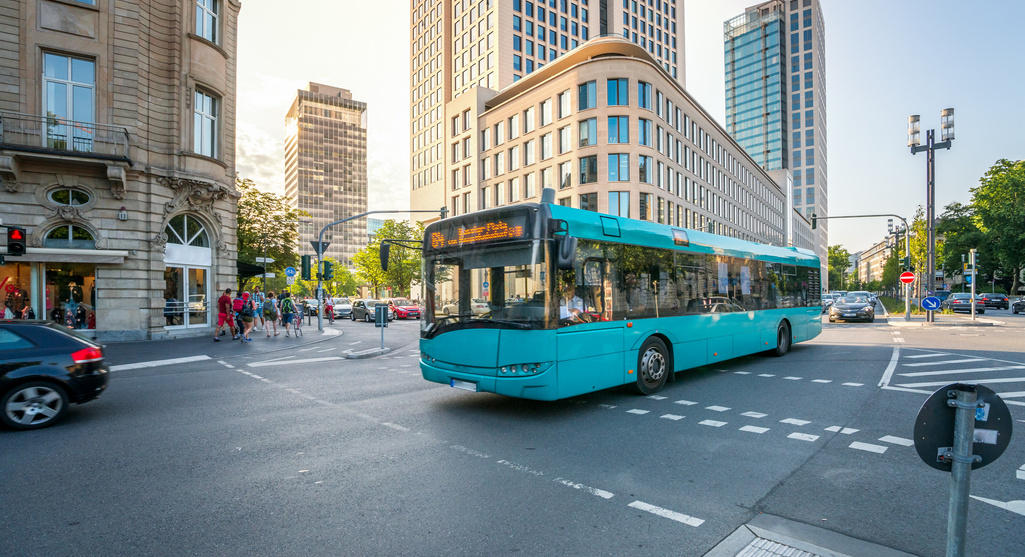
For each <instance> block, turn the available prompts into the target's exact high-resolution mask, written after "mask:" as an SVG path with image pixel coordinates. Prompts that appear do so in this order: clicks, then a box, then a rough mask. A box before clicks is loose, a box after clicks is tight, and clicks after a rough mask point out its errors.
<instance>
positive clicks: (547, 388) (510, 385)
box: [420, 359, 559, 400]
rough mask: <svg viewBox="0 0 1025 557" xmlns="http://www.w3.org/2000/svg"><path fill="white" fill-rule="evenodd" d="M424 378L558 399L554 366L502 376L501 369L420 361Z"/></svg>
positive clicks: (514, 394) (474, 388) (479, 389)
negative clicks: (533, 371) (467, 367)
mask: <svg viewBox="0 0 1025 557" xmlns="http://www.w3.org/2000/svg"><path fill="white" fill-rule="evenodd" d="M420 371H421V372H422V373H423V377H424V379H426V380H428V381H433V382H435V383H441V384H443V385H449V386H450V387H454V388H457V389H463V390H468V391H476V392H485V393H496V394H500V395H506V396H512V397H517V398H526V399H531V400H557V399H558V398H559V397H558V389H557V385H556V384H555V381H554V378H555V377H556V374H555V373H554V365H552V366H551V367H548V368H547V369H545V370H543V371H539V372H538V373H536V374H529V375H520V376H512V377H502V376H501V375H500V374H501V370H484V369H481V370H480V372H476V373H475V372H473V371H469V370H466V369H465V368H464V369H460V370H456V369H450V368H449V367H448V366H446V365H445V364H444V363H441V362H427V361H425V360H423V359H421V360H420Z"/></svg>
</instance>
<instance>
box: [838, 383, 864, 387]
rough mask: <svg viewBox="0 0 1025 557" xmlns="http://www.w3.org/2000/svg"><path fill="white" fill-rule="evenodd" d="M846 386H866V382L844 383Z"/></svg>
mask: <svg viewBox="0 0 1025 557" xmlns="http://www.w3.org/2000/svg"><path fill="white" fill-rule="evenodd" d="M842 385H843V386H844V387H864V386H865V384H864V383H842Z"/></svg>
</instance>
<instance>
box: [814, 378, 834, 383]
mask: <svg viewBox="0 0 1025 557" xmlns="http://www.w3.org/2000/svg"><path fill="white" fill-rule="evenodd" d="M811 382H812V383H832V382H833V380H832V379H812V380H811Z"/></svg>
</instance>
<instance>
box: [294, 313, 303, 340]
mask: <svg viewBox="0 0 1025 557" xmlns="http://www.w3.org/2000/svg"><path fill="white" fill-rule="evenodd" d="M294 315H295V336H296V337H297V338H298V337H301V336H303V321H304V320H305V319H306V316H305V315H303V314H301V313H296V314H294Z"/></svg>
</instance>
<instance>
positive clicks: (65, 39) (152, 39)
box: [0, 0, 241, 340]
mask: <svg viewBox="0 0 1025 557" xmlns="http://www.w3.org/2000/svg"><path fill="white" fill-rule="evenodd" d="M240 7H241V5H240V3H239V2H237V1H236V0H192V1H184V2H183V1H174V0H122V1H119V2H116V3H114V2H97V1H96V0H0V181H2V184H3V185H2V187H0V199H2V200H0V218H2V220H3V222H2V224H3V225H5V226H17V227H23V228H25V229H26V232H27V237H28V244H27V246H28V248H27V251H26V253H25V255H23V256H21V257H11V256H8V257H7V258H6V263H5V264H4V265H3V266H2V267H0V292H2V295H3V296H4V301H5V304H6V305H7V306H9V307H10V308H11V309H12V310H13V311H20V310H23V309H25V308H26V307H31V308H32V310H33V311H34V313H35V315H36V316H37V317H47V318H54V319H59V320H62V321H64V322H65V323H67V324H69V325H72V326H74V327H76V328H79V329H82V330H83V331H82V332H84V333H87V334H90V335H93V336H95V337H97V338H100V339H102V340H132V339H146V338H166V337H174V336H188V335H198V334H201V333H204V332H205V333H208V334H209V333H210V331H211V328H212V325H215V324H216V318H217V314H216V307H213V308H211V301H212V300H216V298H217V296H218V295H219V293H220V292H221V291H223V289H224V288H226V287H230V286H232V285H234V284H235V268H236V263H235V260H236V249H235V211H236V201H237V198H238V193H237V192H236V190H235V186H234V176H235V67H236V58H235V50H236V24H237V17H238V12H239V9H240ZM0 234H4V235H2V236H0V238H3V241H2V243H0V246H2V247H0V253H3V251H5V248H6V236H5V231H4V230H2V229H0Z"/></svg>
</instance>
